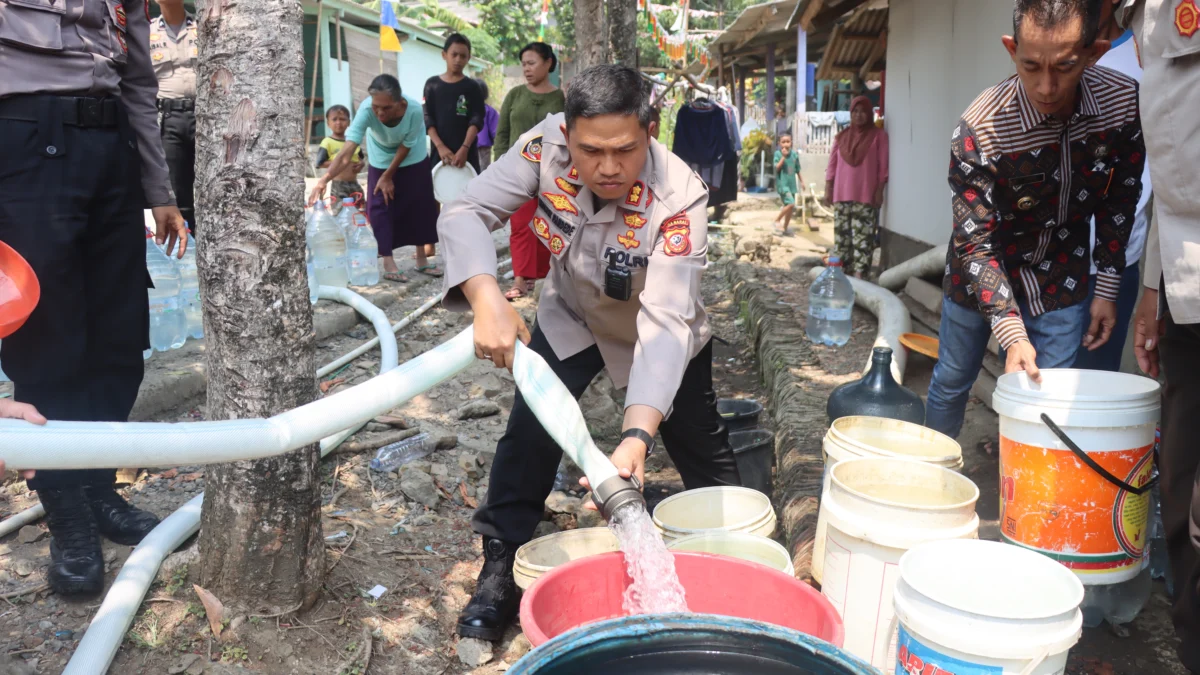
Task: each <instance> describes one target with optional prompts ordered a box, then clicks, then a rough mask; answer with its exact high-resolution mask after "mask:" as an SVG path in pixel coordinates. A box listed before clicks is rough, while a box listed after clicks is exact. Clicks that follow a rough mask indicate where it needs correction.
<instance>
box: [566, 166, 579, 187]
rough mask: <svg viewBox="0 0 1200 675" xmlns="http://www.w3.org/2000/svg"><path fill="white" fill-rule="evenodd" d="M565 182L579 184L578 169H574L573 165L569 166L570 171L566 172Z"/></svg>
mask: <svg viewBox="0 0 1200 675" xmlns="http://www.w3.org/2000/svg"><path fill="white" fill-rule="evenodd" d="M567 180H569V181H571V182H572V183H578V182H579V169H576V168H575V165H573V164H572V165H571V170H570V171H568V172H567Z"/></svg>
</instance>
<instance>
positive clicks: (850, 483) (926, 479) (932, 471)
mask: <svg viewBox="0 0 1200 675" xmlns="http://www.w3.org/2000/svg"><path fill="white" fill-rule="evenodd" d="M978 499H979V488H978V487H976V486H975V484H974V483H972V482H971V480H970V479H969V478H966V477H964V476H961V475H959V474H957V473H955V472H954V471H951V470H950V469H946V468H944V467H940V466H934V465H932V464H926V463H924V462H917V461H914V460H911V459H891V458H883V457H864V458H859V459H848V460H845V461H843V462H838V463H837V464H836V465H835V466H834V467H833V469H832V470H831V471H830V488H829V492H828V493H827V494H826V495H825V499H824V500H823V504H822V506H823V507H824V508H825V509H826V510H827V513H828V519H827V522H828V525H829V529H828V531H827V533H826V537H827V540H826V541H827V545H826V547H825V583H824V584H822V585H821V593H822V594H824V595H825V597H826V598H828V599H829V601H830V602H831V603H833V606H834V607H835V608H836V609H837V610H838V613H839V614H841V616H842V621H843V622H844V623H845V625H846V640H845V642H844V643H843V645H842V647H843V649H845V650H846V651H848V652H850V653H851V654H854V655H855V656H857V657H859V658H861V659H863V660H864V661H867V662H868V663H870V664H871V665H873V666H875V667H876V668H879V669H880V670H883V671H884V672H891V670H890V669H891V666H892V664H893V662H894V659H893V658H892V657H891V654H892V652H891V651H890V648H891V646H892V639H893V637H894V630H893V626H892V616H893V612H892V588H893V587H894V586H895V584H896V578H897V577H898V576H899V567H898V564H899V562H900V557H901V556H903V555H904V552H905V551H907V550H908V549H910V548H912V547H914V546H917V545H918V544H923V543H925V542H930V541H939V540H942V539H974V538H975V537H976V536H978V533H979V517H978V516H976V515H975V502H976V501H977V500H978Z"/></svg>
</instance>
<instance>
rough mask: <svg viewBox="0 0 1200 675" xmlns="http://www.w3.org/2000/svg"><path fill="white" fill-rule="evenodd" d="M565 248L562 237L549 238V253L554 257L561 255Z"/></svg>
mask: <svg viewBox="0 0 1200 675" xmlns="http://www.w3.org/2000/svg"><path fill="white" fill-rule="evenodd" d="M565 246H566V244H564V243H563V238H562V237H560V236H558V235H557V234H556V235H554V236H553V237H550V252H551V253H553V254H554V255H558V254H559V253H562V252H563V248H564V247H565Z"/></svg>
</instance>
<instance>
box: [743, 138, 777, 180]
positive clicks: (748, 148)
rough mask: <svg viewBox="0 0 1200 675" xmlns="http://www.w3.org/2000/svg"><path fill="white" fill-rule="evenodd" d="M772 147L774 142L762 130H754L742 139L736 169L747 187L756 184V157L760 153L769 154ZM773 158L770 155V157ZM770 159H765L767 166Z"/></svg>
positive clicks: (757, 160)
mask: <svg viewBox="0 0 1200 675" xmlns="http://www.w3.org/2000/svg"><path fill="white" fill-rule="evenodd" d="M774 147H775V142H774V141H773V140H771V137H770V136H768V135H767V134H766V132H764V131H763V130H762V129H755V130H754V131H751V132H750V134H749V135H748V136H746V137H745V138H744V139H742V156H741V159H740V160H739V163H738V169H739V170H740V171H741V175H742V178H743V179H745V180H746V184H747V185H749V184H751V183H754V184H757V181H758V164H759V158H758V156H759V155H760V154H761V153H762V152H766V153H768V154H771V150H772V148H774ZM773 156H774V155H771V157H773ZM771 157H767V163H768V164H769V163H770V160H771Z"/></svg>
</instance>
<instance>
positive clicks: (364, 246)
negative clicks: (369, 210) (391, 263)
mask: <svg viewBox="0 0 1200 675" xmlns="http://www.w3.org/2000/svg"><path fill="white" fill-rule="evenodd" d="M345 212H346V209H345V208H343V209H342V213H345ZM355 221H356V222H355V224H354V225H353V226H352V227H353V229H352V230H351V232H350V237H349V238H348V239H347V240H346V249H347V250H348V251H349V257H350V285H351V286H374V285H375V284H377V283H379V242H377V241H375V233H374V232H371V226H370V225H368V224H367V219H366V217H364V216H363V215H362V214H361V213H360V214H358V215H357V216H356V217H355Z"/></svg>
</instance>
